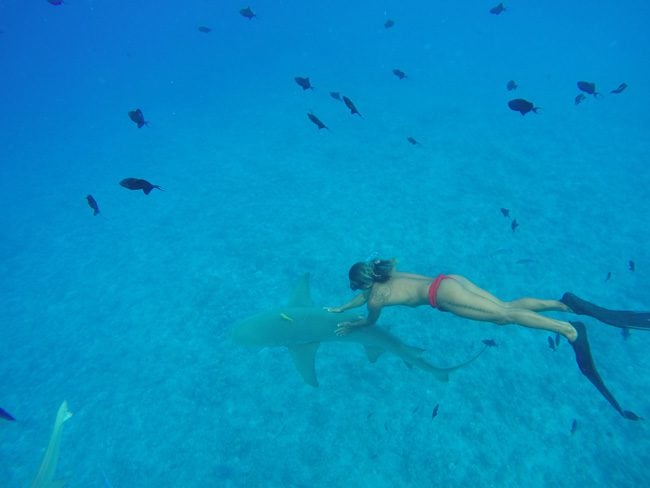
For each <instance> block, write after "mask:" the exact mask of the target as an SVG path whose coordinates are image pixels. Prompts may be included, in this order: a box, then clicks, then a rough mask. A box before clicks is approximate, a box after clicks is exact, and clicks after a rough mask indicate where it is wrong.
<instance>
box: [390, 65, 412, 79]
mask: <svg viewBox="0 0 650 488" xmlns="http://www.w3.org/2000/svg"><path fill="white" fill-rule="evenodd" d="M393 74H394V75H395V76H397V77H398V78H399V79H400V80H403V79H404V78H408V76H406V73H404V71H402V70H401V69H397V68H395V69H394V70H393Z"/></svg>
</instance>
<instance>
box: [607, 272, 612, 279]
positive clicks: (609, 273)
mask: <svg viewBox="0 0 650 488" xmlns="http://www.w3.org/2000/svg"><path fill="white" fill-rule="evenodd" d="M611 277H612V272H611V271H608V272H607V276H605V281H609V280H610V279H611Z"/></svg>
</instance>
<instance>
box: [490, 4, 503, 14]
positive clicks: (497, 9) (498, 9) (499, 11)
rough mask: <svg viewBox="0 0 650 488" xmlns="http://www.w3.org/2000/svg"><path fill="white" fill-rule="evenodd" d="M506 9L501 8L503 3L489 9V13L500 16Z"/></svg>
mask: <svg viewBox="0 0 650 488" xmlns="http://www.w3.org/2000/svg"><path fill="white" fill-rule="evenodd" d="M505 10H506V8H505V7H504V6H503V3H500V4H499V5H496V6H494V7H492V8H491V9H490V13H491V14H494V15H499V14H502V13H503V12H504V11H505Z"/></svg>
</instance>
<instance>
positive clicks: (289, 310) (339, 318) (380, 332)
mask: <svg viewBox="0 0 650 488" xmlns="http://www.w3.org/2000/svg"><path fill="white" fill-rule="evenodd" d="M357 317H358V315H357V314H355V313H352V312H344V313H331V312H328V311H327V310H325V309H323V308H321V307H316V306H314V304H313V303H312V300H311V293H310V285H309V274H305V275H304V276H303V277H302V278H301V279H300V281H299V282H298V285H297V286H296V288H295V290H294V291H293V294H292V296H291V298H290V299H289V301H288V302H287V304H286V306H284V307H279V308H276V309H273V310H268V311H266V312H261V313H258V314H256V315H253V316H252V317H249V318H247V319H245V320H243V321H242V322H240V323H239V324H237V325H236V326H235V327H234V328H233V330H232V336H233V339H234V341H235V342H236V343H238V344H240V345H244V346H250V347H257V348H264V347H286V348H288V349H289V353H290V354H291V358H292V359H293V364H294V366H295V367H296V369H297V370H298V372H299V373H300V375H301V376H302V379H303V380H304V381H305V382H306V383H307V384H309V385H311V386H314V387H317V386H318V378H317V376H316V367H315V361H316V352H317V351H318V347H319V346H320V344H321V342H352V343H358V344H361V345H362V346H363V347H364V348H365V350H366V355H367V357H368V360H369V361H370V362H372V363H374V362H375V361H377V358H379V356H380V355H381V354H382V353H384V352H389V353H391V354H393V355H395V356H397V357H399V358H401V359H402V360H403V361H404V362H405V363H406V364H407V365H408V366H409V367H411V366H413V367H416V368H419V369H421V370H423V371H426V372H427V373H430V374H432V375H433V376H434V377H435V378H437V379H438V380H440V381H448V380H449V373H450V372H452V371H454V370H456V369H459V368H462V367H463V366H467V365H468V364H470V363H471V362H473V361H474V360H476V359H477V358H478V357H479V356H480V355H481V354H482V353H483V351H485V349H486V347H487V346H486V347H484V348H482V349H481V350H480V351H479V352H478V353H477V354H475V355H474V356H473V357H471V358H469V359H468V360H467V361H464V362H462V363H460V364H456V365H454V366H450V367H445V368H442V367H438V366H434V365H432V364H431V363H429V362H428V361H426V360H425V359H423V358H422V353H423V352H424V349H421V348H419V347H414V346H409V345H407V344H404V343H403V342H402V341H401V340H399V339H398V338H397V337H395V336H394V335H392V334H390V333H389V332H388V331H386V330H385V329H383V328H381V327H379V326H377V325H372V326H369V327H358V328H355V329H352V330H351V331H350V332H349V333H348V334H346V335H343V336H338V335H336V333H335V332H336V329H337V326H338V324H339V323H340V322H346V321H351V320H355V319H356V318H357Z"/></svg>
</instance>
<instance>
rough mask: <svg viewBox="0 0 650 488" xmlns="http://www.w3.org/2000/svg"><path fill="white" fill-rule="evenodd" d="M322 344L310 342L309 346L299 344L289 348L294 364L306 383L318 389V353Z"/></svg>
mask: <svg viewBox="0 0 650 488" xmlns="http://www.w3.org/2000/svg"><path fill="white" fill-rule="evenodd" d="M318 346H320V342H310V343H309V344H299V345H296V346H289V352H290V353H291V359H293V364H294V366H295V367H296V369H297V370H298V373H300V376H302V379H303V380H305V383H307V384H308V385H311V386H313V387H318V378H316V366H315V362H316V351H317V350H318Z"/></svg>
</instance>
